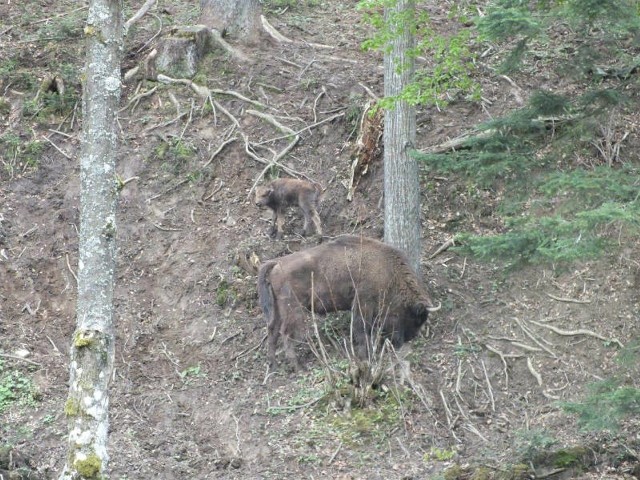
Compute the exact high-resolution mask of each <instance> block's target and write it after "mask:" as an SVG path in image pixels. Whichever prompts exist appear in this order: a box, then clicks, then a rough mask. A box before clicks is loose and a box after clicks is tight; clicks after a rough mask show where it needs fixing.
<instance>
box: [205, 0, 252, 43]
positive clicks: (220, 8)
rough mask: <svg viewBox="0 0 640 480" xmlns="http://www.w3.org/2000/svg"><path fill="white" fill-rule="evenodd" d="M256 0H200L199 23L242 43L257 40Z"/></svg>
mask: <svg viewBox="0 0 640 480" xmlns="http://www.w3.org/2000/svg"><path fill="white" fill-rule="evenodd" d="M261 11H262V9H261V6H260V2H259V1H258V0H200V20H199V21H200V23H201V24H203V25H206V26H207V27H209V28H215V29H216V30H217V31H218V32H220V34H221V35H225V34H226V35H230V36H231V37H234V38H236V39H238V40H241V41H242V42H243V43H252V42H255V41H257V40H258V38H259V35H260V31H261V27H260V13H261Z"/></svg>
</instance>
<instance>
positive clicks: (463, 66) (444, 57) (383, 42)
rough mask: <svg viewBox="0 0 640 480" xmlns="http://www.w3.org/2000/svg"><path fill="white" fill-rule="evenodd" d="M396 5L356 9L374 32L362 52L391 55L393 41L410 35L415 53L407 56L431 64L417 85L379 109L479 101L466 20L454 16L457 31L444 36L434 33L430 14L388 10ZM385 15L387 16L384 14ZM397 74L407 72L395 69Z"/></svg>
mask: <svg viewBox="0 0 640 480" xmlns="http://www.w3.org/2000/svg"><path fill="white" fill-rule="evenodd" d="M395 4H396V0H361V1H360V2H359V3H358V5H357V8H358V9H359V10H360V11H362V12H363V18H364V20H365V22H367V23H369V24H370V25H372V26H373V27H374V29H375V31H374V34H373V35H372V36H371V37H370V38H368V39H367V40H365V41H364V42H363V44H362V48H363V49H365V50H377V51H382V52H387V51H388V50H389V49H390V48H391V45H392V41H393V39H394V38H396V37H397V36H398V35H401V34H402V33H403V32H407V31H410V32H411V34H412V35H413V36H414V39H415V47H413V48H412V49H410V51H408V52H407V55H409V56H411V57H413V58H417V57H420V56H424V57H426V58H428V59H429V61H428V63H427V64H426V65H424V66H422V67H421V68H418V69H417V70H416V72H415V74H414V76H413V81H412V82H411V83H410V84H409V85H408V86H407V87H406V88H405V89H404V91H402V92H401V93H400V94H399V95H398V96H394V97H385V98H383V99H381V100H380V102H379V104H378V106H379V107H382V108H385V109H392V108H393V107H394V105H395V104H396V102H397V101H398V100H404V101H406V102H407V103H408V104H410V105H436V106H438V107H443V106H445V105H446V104H447V103H448V102H449V101H450V99H451V98H455V97H456V96H460V95H463V96H468V97H469V99H471V100H473V101H478V100H480V87H479V85H478V83H477V82H476V81H475V80H474V79H473V77H472V73H473V72H474V70H475V63H474V62H475V54H474V53H473V52H472V49H471V46H472V45H473V43H472V41H471V30H470V29H468V28H464V27H463V26H462V23H463V22H466V21H467V18H466V17H465V15H464V14H463V13H456V16H457V18H458V20H459V21H460V28H459V29H458V31H456V32H453V33H450V34H447V35H442V34H439V33H437V32H436V31H435V30H434V29H433V28H432V27H431V20H430V18H429V15H428V13H427V12H426V11H423V10H419V9H408V10H405V11H400V12H398V11H394V10H393V9H391V8H390V7H393V6H394V5H395ZM385 9H387V12H386V16H385V13H384V10H385ZM396 68H397V69H398V71H401V70H402V69H405V68H407V66H406V65H397V67H396Z"/></svg>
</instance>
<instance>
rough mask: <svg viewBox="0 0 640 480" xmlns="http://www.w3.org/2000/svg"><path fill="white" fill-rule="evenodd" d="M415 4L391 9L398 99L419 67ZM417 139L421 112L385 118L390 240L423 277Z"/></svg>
mask: <svg viewBox="0 0 640 480" xmlns="http://www.w3.org/2000/svg"><path fill="white" fill-rule="evenodd" d="M414 12H415V5H414V2H413V0H397V2H396V3H395V5H394V6H388V7H385V20H386V23H387V27H388V28H390V31H391V32H392V34H391V40H390V45H388V47H389V48H388V49H387V50H386V51H385V54H384V95H385V97H393V96H395V95H398V94H400V93H401V92H402V90H403V89H404V88H405V87H406V86H407V85H408V84H409V83H410V82H411V80H412V78H413V74H414V68H415V62H414V59H413V57H412V56H411V55H410V53H409V51H410V49H411V48H413V46H414V35H413V33H412V31H411V28H410V27H409V25H411V24H412V23H413V14H414ZM415 139H416V114H415V109H414V108H413V107H412V106H411V105H409V104H408V103H407V102H406V101H404V100H399V101H397V102H396V104H395V108H393V109H389V110H387V111H386V112H385V116H384V135H383V142H384V239H385V242H387V243H389V244H390V245H394V246H396V247H398V248H400V249H401V250H403V251H404V252H405V253H406V254H407V256H408V257H409V260H410V262H411V265H412V266H413V268H414V269H415V271H416V273H418V274H420V268H419V267H420V253H421V245H420V182H419V178H418V164H417V162H416V160H415V159H414V158H412V157H411V155H410V152H411V150H412V149H413V148H415V147H414V145H415Z"/></svg>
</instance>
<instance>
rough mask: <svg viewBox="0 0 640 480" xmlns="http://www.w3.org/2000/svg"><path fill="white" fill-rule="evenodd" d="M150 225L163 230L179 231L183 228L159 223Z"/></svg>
mask: <svg viewBox="0 0 640 480" xmlns="http://www.w3.org/2000/svg"><path fill="white" fill-rule="evenodd" d="M152 225H153V226H154V227H156V228H157V229H158V230H162V231H163V232H181V231H182V230H183V229H182V228H171V227H163V226H162V225H160V224H159V223H153V224H152Z"/></svg>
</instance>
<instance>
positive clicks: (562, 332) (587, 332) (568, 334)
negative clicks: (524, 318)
mask: <svg viewBox="0 0 640 480" xmlns="http://www.w3.org/2000/svg"><path fill="white" fill-rule="evenodd" d="M529 321H530V322H531V323H534V324H536V325H538V326H539V327H544V328H548V329H549V330H551V331H553V332H555V333H557V334H558V335H562V336H566V337H571V336H575V335H587V336H589V337H594V338H597V339H598V340H602V341H603V342H611V343H615V344H616V345H618V346H619V347H620V348H624V345H623V344H622V342H620V340H618V339H617V338H607V337H603V336H602V335H600V334H598V333H596V332H592V331H591V330H586V329H584V328H580V329H578V330H562V329H560V328H558V327H554V326H553V325H547V324H545V323H540V322H536V321H535V320H529Z"/></svg>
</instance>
